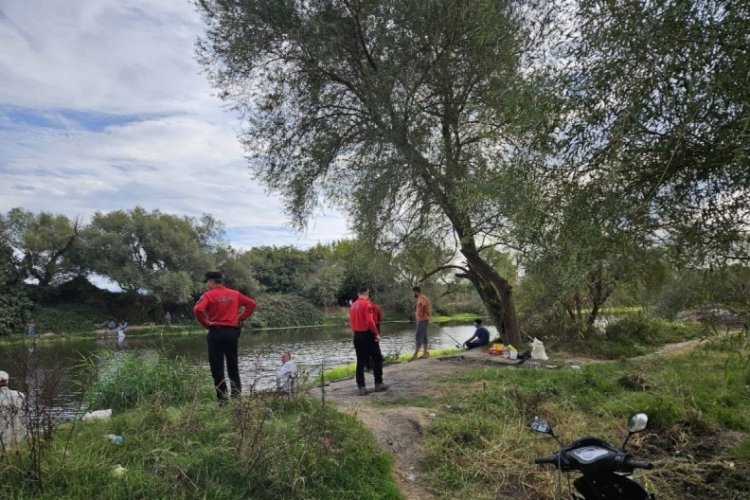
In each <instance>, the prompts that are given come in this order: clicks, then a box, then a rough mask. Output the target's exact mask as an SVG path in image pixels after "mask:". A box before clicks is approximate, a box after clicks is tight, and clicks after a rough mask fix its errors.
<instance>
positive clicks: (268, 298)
mask: <svg viewBox="0 0 750 500" xmlns="http://www.w3.org/2000/svg"><path fill="white" fill-rule="evenodd" d="M258 304H259V306H258V309H257V310H256V312H255V313H254V314H253V315H252V317H251V318H250V321H251V323H252V325H253V326H255V327H258V328H268V327H275V326H308V325H316V324H320V323H322V321H323V314H322V313H321V312H320V310H319V309H317V308H316V307H315V306H314V305H313V304H312V303H311V302H309V301H308V300H306V299H304V298H303V297H300V296H299V295H283V294H267V295H263V296H261V297H259V298H258Z"/></svg>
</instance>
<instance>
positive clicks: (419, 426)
mask: <svg viewBox="0 0 750 500" xmlns="http://www.w3.org/2000/svg"><path fill="white" fill-rule="evenodd" d="M514 363H515V362H514V361H513V362H511V361H508V360H505V359H502V358H498V357H494V356H488V355H487V354H486V353H484V352H479V351H469V352H467V353H464V354H462V355H457V356H449V357H443V358H432V359H427V360H416V361H413V362H410V363H400V364H396V365H388V366H386V367H385V369H384V370H383V381H384V382H385V383H386V384H389V385H390V389H388V391H386V392H380V393H372V394H369V395H368V396H359V395H358V394H357V386H356V384H355V382H354V380H353V379H347V380H341V381H338V382H334V383H332V384H330V385H329V386H328V387H326V398H327V399H328V400H329V401H332V402H334V403H335V404H337V405H338V408H339V410H340V411H342V412H345V413H349V414H351V415H354V416H356V417H357V418H358V419H359V420H360V421H362V423H363V424H365V426H367V427H368V428H369V429H370V430H371V431H372V433H373V434H374V436H375V439H376V440H377V442H378V444H379V445H380V447H381V448H382V449H384V450H386V451H388V452H389V453H390V454H391V455H392V456H393V458H394V471H395V477H396V482H397V483H398V486H399V488H400V489H401V491H402V492H403V494H404V496H405V497H406V498H408V499H410V500H411V499H413V500H428V499H432V498H434V497H435V495H434V494H433V492H432V491H430V488H429V485H428V483H427V480H426V478H424V473H423V471H422V470H421V469H420V462H421V460H422V458H423V457H424V450H423V449H422V437H423V435H424V433H425V430H426V429H427V427H429V425H430V420H431V419H432V418H434V416H435V412H436V411H437V410H436V409H432V408H424V407H418V406H412V405H410V404H409V402H410V401H414V400H415V399H417V398H419V397H420V396H435V395H437V394H438V393H439V388H438V385H437V382H438V381H440V380H441V379H443V378H445V377H447V376H449V375H453V374H455V373H459V372H461V371H463V370H469V369H473V368H477V367H480V366H482V365H487V366H493V365H495V366H497V365H511V364H514ZM534 364H535V363H529V366H533V365H534ZM536 366H538V363H537V364H536ZM365 379H366V381H367V383H368V387H370V388H372V384H373V382H372V376H371V375H370V374H366V377H365ZM388 402H392V403H394V406H388V405H387V403H388ZM378 403H385V405H380V404H378Z"/></svg>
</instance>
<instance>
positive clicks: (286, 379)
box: [276, 351, 297, 394]
mask: <svg viewBox="0 0 750 500" xmlns="http://www.w3.org/2000/svg"><path fill="white" fill-rule="evenodd" d="M296 377H297V367H296V366H295V364H294V362H293V361H292V354H291V353H290V352H289V351H284V352H283V353H281V366H279V369H278V370H276V391H277V392H278V393H279V394H291V393H292V391H293V390H294V380H295V378H296Z"/></svg>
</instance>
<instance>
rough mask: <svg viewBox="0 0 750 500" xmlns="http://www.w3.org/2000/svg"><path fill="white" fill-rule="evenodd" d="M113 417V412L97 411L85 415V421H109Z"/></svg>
mask: <svg viewBox="0 0 750 500" xmlns="http://www.w3.org/2000/svg"><path fill="white" fill-rule="evenodd" d="M110 417H112V410H111V409H109V410H96V411H90V412H88V413H85V414H84V415H83V417H82V419H83V420H109V419H110Z"/></svg>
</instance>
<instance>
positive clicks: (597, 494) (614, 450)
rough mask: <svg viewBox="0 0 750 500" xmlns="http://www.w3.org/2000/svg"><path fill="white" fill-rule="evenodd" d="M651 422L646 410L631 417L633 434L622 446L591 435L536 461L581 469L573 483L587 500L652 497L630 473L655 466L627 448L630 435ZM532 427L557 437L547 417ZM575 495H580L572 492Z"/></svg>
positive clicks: (563, 470)
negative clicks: (635, 457)
mask: <svg viewBox="0 0 750 500" xmlns="http://www.w3.org/2000/svg"><path fill="white" fill-rule="evenodd" d="M634 418H636V420H635V421H633V419H634ZM647 422H648V417H647V416H646V414H645V413H639V414H636V415H635V416H634V417H631V422H630V423H629V425H628V427H629V430H630V433H629V434H628V438H627V439H625V443H623V446H622V447H621V448H618V447H616V446H613V445H611V444H609V443H607V442H605V441H602V440H601V439H598V438H593V437H587V438H583V439H579V440H577V441H574V442H573V443H571V444H569V445H568V446H562V447H561V448H560V450H559V451H558V452H557V453H555V454H554V455H552V456H550V457H544V458H537V459H536V460H534V462H535V463H536V464H539V465H542V464H551V465H554V466H555V468H557V469H558V470H559V471H560V473H562V472H568V473H569V472H571V471H578V472H580V473H581V476H580V477H579V478H577V479H576V480H575V481H574V482H573V486H575V488H576V490H578V492H579V493H580V494H581V495H583V498H584V499H585V500H593V499H608V500H649V499H651V498H653V497H652V496H651V495H649V494H648V492H647V491H646V490H645V489H644V488H643V487H642V486H641V485H640V484H638V483H637V482H635V481H633V480H632V479H630V478H629V477H627V476H628V475H629V474H632V472H633V471H634V470H635V469H638V468H641V469H650V468H652V467H653V466H652V465H651V464H650V463H648V462H643V461H639V460H635V459H634V458H633V456H632V455H631V454H630V453H628V452H627V451H625V444H627V441H628V439H629V438H630V436H631V435H632V434H633V433H635V432H640V431H642V430H643V429H645V428H646V423H647ZM531 428H532V429H533V430H534V431H536V432H542V433H545V434H550V435H551V436H553V437H555V439H557V437H556V436H555V435H554V433H553V432H552V428H551V427H550V426H549V424H548V423H547V421H546V420H543V419H542V420H540V419H538V418H535V420H534V421H533V422H532V423H531ZM558 442H559V440H558ZM571 496H572V497H573V498H577V497H576V496H575V495H574V494H573V493H572V492H571Z"/></svg>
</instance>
